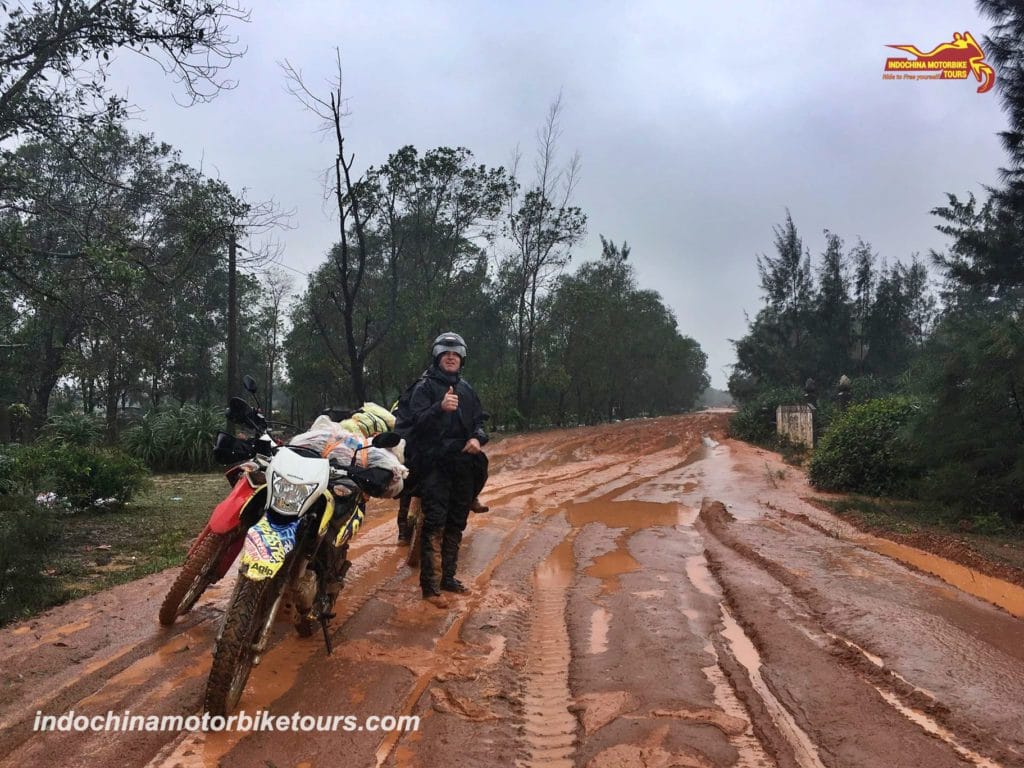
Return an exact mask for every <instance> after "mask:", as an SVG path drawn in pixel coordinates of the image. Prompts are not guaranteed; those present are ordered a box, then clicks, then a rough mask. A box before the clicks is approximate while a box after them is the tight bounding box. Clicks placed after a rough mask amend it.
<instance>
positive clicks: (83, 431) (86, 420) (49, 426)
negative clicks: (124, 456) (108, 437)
mask: <svg viewBox="0 0 1024 768" xmlns="http://www.w3.org/2000/svg"><path fill="white" fill-rule="evenodd" d="M42 437H43V439H44V440H46V441H47V442H49V443H53V444H56V445H76V446H80V447H88V446H95V445H99V444H100V443H102V442H103V427H102V425H101V424H100V421H99V419H97V418H96V417H95V416H92V415H90V414H87V413H64V414H61V415H59V416H51V417H50V418H48V419H47V420H46V425H45V426H44V427H43V434H42Z"/></svg>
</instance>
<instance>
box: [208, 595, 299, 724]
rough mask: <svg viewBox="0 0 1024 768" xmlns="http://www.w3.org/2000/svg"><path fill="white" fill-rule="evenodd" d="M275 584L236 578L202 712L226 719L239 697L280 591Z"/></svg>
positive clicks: (215, 652) (216, 649)
mask: <svg viewBox="0 0 1024 768" xmlns="http://www.w3.org/2000/svg"><path fill="white" fill-rule="evenodd" d="M277 582H278V579H277V578H274V579H264V580H262V581H253V580H251V579H247V578H245V577H244V576H241V575H240V576H239V577H238V583H237V584H236V586H235V594H234V596H233V597H232V599H231V604H230V605H229V606H228V613H227V615H226V616H225V618H224V629H223V631H222V632H221V636H220V640H218V642H217V645H216V646H215V647H214V649H213V666H212V667H211V668H210V677H209V679H208V680H207V682H206V704H205V709H206V711H207V712H209V713H210V714H211V715H225V716H226V715H227V714H228V713H229V712H230V711H231V710H232V709H234V708H235V705H236V704H238V700H239V699H240V698H241V697H242V691H243V690H244V689H245V683H246V681H247V680H248V679H249V672H251V671H252V665H253V661H254V659H255V657H256V649H255V645H256V643H257V642H258V641H259V637H260V632H261V630H262V629H263V627H264V625H265V624H266V620H267V616H268V615H269V612H270V610H271V609H272V608H273V604H274V600H275V599H276V597H277V595H278V593H279V591H280V590H279V589H277Z"/></svg>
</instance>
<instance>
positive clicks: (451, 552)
mask: <svg viewBox="0 0 1024 768" xmlns="http://www.w3.org/2000/svg"><path fill="white" fill-rule="evenodd" d="M431 357H432V359H433V363H432V365H431V366H430V368H428V369H427V371H426V374H425V375H424V376H423V378H421V379H420V381H419V382H418V383H417V384H416V387H415V388H414V389H413V391H412V395H411V397H410V399H409V410H410V416H411V418H410V420H411V422H412V423H411V424H410V425H409V430H408V434H409V443H410V444H411V446H412V448H413V452H414V455H415V467H414V468H413V471H414V472H415V473H416V475H417V477H418V478H419V479H418V481H417V485H418V491H419V494H420V496H421V499H422V505H423V533H422V536H421V547H422V550H421V553H420V587H421V589H422V591H423V597H424V599H426V600H428V601H430V602H431V603H432V604H434V605H436V606H438V607H440V608H446V607H448V601H447V600H446V598H445V597H444V595H443V594H442V591H446V592H455V593H462V594H465V593H467V592H469V588H468V587H466V586H465V585H464V584H463V583H462V582H461V581H459V580H458V579H457V578H456V577H455V574H456V571H457V570H458V563H459V547H460V545H461V543H462V532H463V531H464V530H465V529H466V521H467V519H468V517H469V511H470V508H471V505H472V504H473V502H474V499H475V498H476V495H477V494H478V493H479V492H480V490H481V489H482V488H483V485H484V482H486V479H487V463H486V456H485V455H484V453H483V451H482V448H483V446H484V445H486V444H487V440H488V437H487V432H486V431H485V430H484V418H485V417H484V411H483V406H482V405H481V403H480V398H479V397H478V396H477V394H476V392H474V391H473V388H472V387H471V386H470V384H469V382H468V381H466V380H465V379H464V378H462V367H463V365H464V364H465V361H466V342H465V341H464V340H463V338H462V337H461V336H460V335H459V334H457V333H451V332H448V333H442V334H441V335H440V336H438V337H437V338H436V339H434V344H433V346H432V347H431Z"/></svg>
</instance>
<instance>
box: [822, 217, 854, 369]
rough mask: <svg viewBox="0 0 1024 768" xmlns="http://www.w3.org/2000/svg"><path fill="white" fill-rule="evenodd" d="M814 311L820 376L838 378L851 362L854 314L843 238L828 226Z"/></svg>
mask: <svg viewBox="0 0 1024 768" xmlns="http://www.w3.org/2000/svg"><path fill="white" fill-rule="evenodd" d="M814 314H815V328H814V335H815V339H816V340H817V344H818V353H817V356H818V365H817V369H818V372H819V373H818V377H819V379H822V380H824V381H827V382H830V383H831V382H835V381H838V380H839V377H840V376H842V375H843V374H845V373H847V370H846V369H847V367H848V366H849V364H850V346H851V337H852V334H853V315H852V308H851V302H850V287H849V279H848V277H847V270H846V260H845V257H844V255H843V241H842V238H840V237H839V235H836V234H834V233H832V232H829V231H828V230H825V251H824V253H822V255H821V266H820V267H819V269H818V290H817V293H816V295H815V299H814Z"/></svg>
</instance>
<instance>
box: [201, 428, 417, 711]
mask: <svg viewBox="0 0 1024 768" xmlns="http://www.w3.org/2000/svg"><path fill="white" fill-rule="evenodd" d="M398 442H399V437H398V435H396V434H395V433H393V432H385V433H383V434H380V435H378V436H377V437H375V438H374V439H373V443H372V445H373V448H370V447H369V446H367V447H366V448H362V449H360V450H373V449H374V448H390V447H394V446H395V445H397V444H398ZM266 477H267V506H266V511H265V513H264V515H263V517H262V518H261V519H260V520H259V522H257V523H256V524H255V525H254V526H253V527H252V528H250V529H249V530H248V532H247V533H246V537H245V544H244V546H243V548H242V558H241V565H240V567H239V571H238V580H237V582H236V585H235V591H234V593H233V594H232V596H231V601H230V603H229V604H228V607H227V610H226V613H225V615H224V623H223V625H222V626H221V629H220V632H219V634H218V635H217V642H216V645H215V646H214V650H213V666H212V667H211V669H210V677H209V679H208V681H207V684H206V699H205V708H206V711H207V712H209V713H210V714H212V715H226V714H227V713H228V712H230V711H231V710H232V709H234V707H235V705H236V704H237V703H238V700H239V698H240V697H241V695H242V691H243V689H244V688H245V683H246V681H247V680H248V679H249V673H250V671H251V670H252V667H253V666H254V665H256V664H258V663H259V660H260V657H261V656H262V654H263V653H264V652H265V651H266V649H267V647H268V644H269V641H270V635H271V630H272V629H273V626H274V621H275V618H276V617H277V614H278V612H279V610H280V608H281V606H282V605H284V604H290V605H291V610H292V612H293V613H292V616H293V623H294V626H295V629H296V631H297V632H298V633H299V634H300V635H301V636H303V637H308V636H310V635H312V634H313V633H314V632H315V631H316V627H317V625H319V626H320V627H321V629H322V630H323V637H324V643H325V644H326V646H327V652H328V653H331V650H332V648H331V637H330V633H329V630H328V624H329V622H330V620H331V619H332V618H333V617H334V613H333V610H334V602H335V600H336V599H337V596H338V591H339V590H340V588H341V584H342V580H343V579H344V576H345V573H346V572H347V570H348V567H349V565H350V563H349V561H348V559H347V558H346V554H347V551H348V542H349V540H350V539H351V538H352V537H353V536H354V535H355V533H356V531H358V530H359V527H360V526H361V525H362V522H363V506H364V505H363V502H365V497H366V496H385V495H390V493H389V490H388V488H389V485H390V484H391V483H392V474H391V472H390V471H389V470H386V469H382V468H379V467H366V468H364V467H358V466H356V465H355V457H354V456H353V463H352V464H351V465H340V464H338V463H337V462H336V461H332V460H329V459H325V458H322V457H321V456H320V454H319V453H317V452H316V451H314V450H311V449H309V448H303V447H300V446H281V447H278V448H276V449H275V450H274V456H273V458H272V459H271V461H270V464H269V466H268V467H267V472H266ZM399 490H400V488H399ZM392 492H394V486H392Z"/></svg>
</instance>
